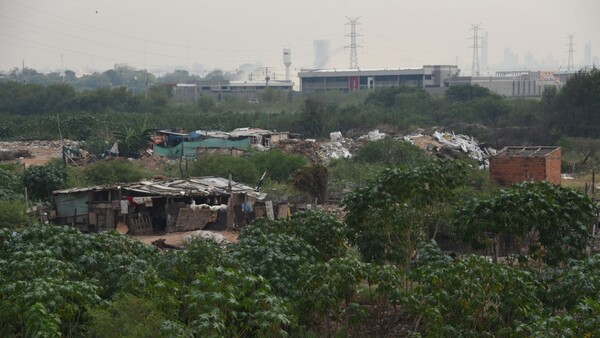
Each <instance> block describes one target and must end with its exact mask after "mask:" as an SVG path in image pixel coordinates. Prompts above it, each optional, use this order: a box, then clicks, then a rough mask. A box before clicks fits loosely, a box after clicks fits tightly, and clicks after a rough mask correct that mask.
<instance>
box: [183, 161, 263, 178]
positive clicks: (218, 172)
mask: <svg viewBox="0 0 600 338" xmlns="http://www.w3.org/2000/svg"><path fill="white" fill-rule="evenodd" d="M188 173H189V175H190V176H219V177H225V178H227V177H229V174H230V173H231V177H232V179H233V180H234V181H236V182H240V183H246V184H250V185H254V184H256V182H258V179H259V173H258V169H257V168H256V166H255V165H254V164H253V163H252V162H250V161H248V159H246V158H243V157H231V156H225V155H213V156H209V157H206V158H201V159H197V160H196V161H195V162H193V164H192V165H191V166H190V168H189V170H188Z"/></svg>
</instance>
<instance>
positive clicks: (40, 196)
mask: <svg viewBox="0 0 600 338" xmlns="http://www.w3.org/2000/svg"><path fill="white" fill-rule="evenodd" d="M67 176H68V174H67V171H66V169H65V167H64V166H63V165H62V164H60V163H49V164H46V165H42V166H30V167H29V168H27V169H26V170H25V173H24V174H23V184H24V185H25V187H26V188H27V192H28V194H29V199H30V200H43V201H48V200H49V199H50V197H51V196H52V191H54V190H59V189H63V188H65V186H66V182H67V178H68V177H67Z"/></svg>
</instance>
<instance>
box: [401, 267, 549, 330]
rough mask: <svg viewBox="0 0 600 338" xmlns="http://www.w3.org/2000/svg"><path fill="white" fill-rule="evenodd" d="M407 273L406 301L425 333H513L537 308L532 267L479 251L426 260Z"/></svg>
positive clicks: (537, 302) (540, 305)
mask: <svg viewBox="0 0 600 338" xmlns="http://www.w3.org/2000/svg"><path fill="white" fill-rule="evenodd" d="M411 277H412V279H413V281H414V282H415V285H416V287H415V289H414V290H413V292H412V293H411V294H410V295H409V299H408V307H409V309H410V311H411V312H413V314H414V315H415V316H417V317H419V318H423V326H424V328H425V330H426V331H425V332H426V334H427V335H428V336H433V337H450V336H467V337H485V336H489V337H496V336H513V335H517V336H518V331H517V328H518V326H519V324H523V323H530V322H531V321H533V320H534V319H535V318H537V317H538V316H539V315H540V314H541V313H542V309H543V306H542V303H541V301H540V300H539V299H538V298H537V295H536V291H537V290H538V283H537V281H536V278H535V276H534V275H533V274H532V273H530V272H527V271H521V270H517V269H513V268H511V267H508V266H506V265H503V264H495V263H491V262H489V261H488V260H486V259H484V258H481V257H477V256H465V257H460V258H458V259H457V260H454V261H451V260H437V261H434V262H430V263H426V264H424V265H423V266H420V267H418V268H416V269H414V270H413V271H412V272H411ZM417 323H419V322H417Z"/></svg>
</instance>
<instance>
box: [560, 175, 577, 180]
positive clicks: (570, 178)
mask: <svg viewBox="0 0 600 338" xmlns="http://www.w3.org/2000/svg"><path fill="white" fill-rule="evenodd" d="M560 178H561V179H563V180H574V179H575V178H574V177H573V176H571V174H560Z"/></svg>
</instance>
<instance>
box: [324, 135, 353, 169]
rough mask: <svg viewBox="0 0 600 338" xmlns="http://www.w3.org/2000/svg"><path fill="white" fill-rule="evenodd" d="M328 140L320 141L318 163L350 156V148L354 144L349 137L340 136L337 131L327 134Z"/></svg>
mask: <svg viewBox="0 0 600 338" xmlns="http://www.w3.org/2000/svg"><path fill="white" fill-rule="evenodd" d="M329 137H330V140H331V141H330V142H325V143H321V148H320V149H319V158H320V163H323V164H326V163H327V162H328V161H329V160H330V159H332V158H333V159H337V158H350V157H352V154H351V153H350V150H349V149H350V148H352V146H353V145H354V141H353V140H352V139H349V138H344V137H342V133H340V132H339V131H337V132H333V133H331V134H329Z"/></svg>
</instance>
